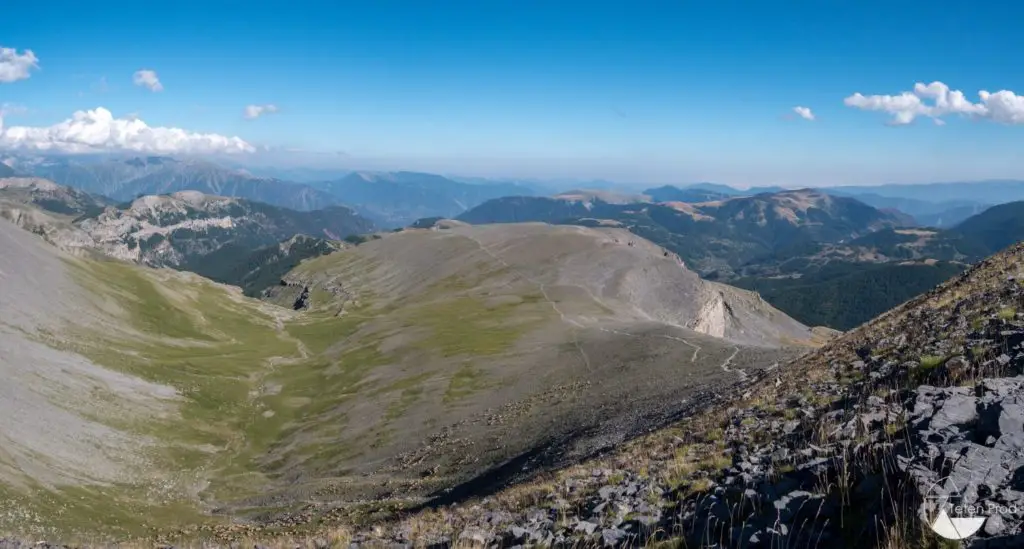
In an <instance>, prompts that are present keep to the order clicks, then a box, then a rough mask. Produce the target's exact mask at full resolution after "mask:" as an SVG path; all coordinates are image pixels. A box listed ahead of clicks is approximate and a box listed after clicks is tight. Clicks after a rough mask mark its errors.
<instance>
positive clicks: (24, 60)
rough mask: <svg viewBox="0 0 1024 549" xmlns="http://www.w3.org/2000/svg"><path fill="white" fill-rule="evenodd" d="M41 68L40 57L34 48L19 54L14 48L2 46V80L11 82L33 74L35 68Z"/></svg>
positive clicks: (0, 79)
mask: <svg viewBox="0 0 1024 549" xmlns="http://www.w3.org/2000/svg"><path fill="white" fill-rule="evenodd" d="M38 68H39V58H38V57H36V54H34V53H32V50H25V51H24V52H23V53H21V54H19V53H18V50H16V49H14V48H3V47H0V82H2V83H4V84H9V83H11V82H17V81H18V80H24V79H26V78H28V77H29V76H31V75H30V74H29V72H30V71H32V70H33V69H38Z"/></svg>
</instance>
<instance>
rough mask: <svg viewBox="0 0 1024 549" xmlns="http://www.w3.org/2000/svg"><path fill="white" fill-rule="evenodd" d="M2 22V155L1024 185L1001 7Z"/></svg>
mask: <svg viewBox="0 0 1024 549" xmlns="http://www.w3.org/2000/svg"><path fill="white" fill-rule="evenodd" d="M0 14H2V16H3V17H2V19H0V120H2V123H0V149H2V150H7V151H16V152H17V151H20V152H36V151H49V152H69V153H79V152H97V151H137V152H145V153H160V154H218V155H230V156H231V157H232V158H233V159H237V160H238V161H240V162H242V163H245V162H254V163H255V162H263V163H267V162H270V163H279V164H282V165H288V164H291V165H303V164H310V165H313V164H316V165H331V166H337V167H340V168H347V169H407V170H422V171H432V172H438V173H445V174H455V175H465V176H470V175H472V176H483V177H506V178H527V177H528V178H540V179H543V178H580V179H587V178H601V179H606V180H613V181H620V182H644V183H675V184H683V183H689V182H696V181H713V182H718V183H726V184H732V185H737V186H741V187H742V186H751V185H774V184H777V185H784V186H808V185H814V186H828V185H836V184H882V183H896V182H899V183H914V182H928V181H963V180H976V179H977V180H980V179H992V178H1022V179H1024V155H1022V154H1019V152H1018V151H1019V150H1020V149H1021V148H1022V145H1024V97H1021V96H1017V95H1016V92H1020V93H1024V70H1021V68H1022V65H1021V63H1020V60H1019V59H1020V52H1021V51H1024V33H1020V32H1018V22H1019V21H1020V20H1022V17H1024V5H1019V6H1018V5H1015V3H1003V4H1002V5H1000V6H996V5H991V6H988V5H986V6H980V5H979V6H976V7H971V6H968V5H966V4H957V5H955V6H954V5H951V4H950V5H945V4H942V3H941V2H905V1H900V0H891V1H887V2H875V1H873V0H863V1H859V2H846V1H842V0H836V1H830V2H820V1H802V0H791V1H787V2H772V1H769V0H764V1H760V2H753V1H750V0H747V1H743V2H738V1H731V0H719V1H716V2H688V1H675V2H668V1H644V0H632V1H630V2H626V1H605V2H575V1H573V0H560V1H551V0H548V1H537V0H519V1H507V0H476V1H472V2H470V1H459V2H455V1H444V0H436V1H432V2H419V1H417V2H412V1H409V2H395V1H391V0H374V1H372V2H367V1H361V2H348V1H342V0H337V1H332V2H327V1H323V2H310V1H303V0H293V1H291V2H287V3H284V2H260V1H250V2H246V3H244V4H243V3H238V2H226V1H222V0H206V1H204V2H193V1H190V0H180V1H176V2H162V1H156V0H154V1H151V2H127V1H122V2H102V1H100V2H96V1H93V2H81V1H75V2H64V1H50V0H37V1H35V2H16V3H11V5H5V6H4V7H2V8H0ZM958 92H959V93H958Z"/></svg>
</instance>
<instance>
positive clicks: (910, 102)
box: [843, 81, 1024, 126]
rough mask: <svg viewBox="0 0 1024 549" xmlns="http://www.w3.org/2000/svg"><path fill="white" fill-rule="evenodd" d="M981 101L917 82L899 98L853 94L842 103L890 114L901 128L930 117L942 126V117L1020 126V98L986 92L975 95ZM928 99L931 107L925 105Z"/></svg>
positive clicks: (1023, 101)
mask: <svg viewBox="0 0 1024 549" xmlns="http://www.w3.org/2000/svg"><path fill="white" fill-rule="evenodd" d="M978 97H979V98H980V99H981V101H980V102H978V103H973V102H971V101H970V100H968V99H967V97H966V96H965V95H964V93H963V92H962V91H960V90H951V89H950V87H949V86H948V85H946V84H944V83H942V82H939V81H935V82H932V83H931V84H923V83H920V82H918V83H917V84H914V90H913V91H905V92H902V93H900V94H899V95H863V94H861V93H859V92H858V93H854V94H853V95H851V96H849V97H847V98H846V99H844V100H843V103H844V104H845V105H846V106H848V107H853V108H856V109H860V110H864V111H881V112H885V113H888V114H890V115H892V118H891V119H890V121H889V124H890V125H893V126H905V125H907V124H910V123H912V122H913V121H914V120H916V119H917V118H919V117H927V118H931V119H932V120H933V121H934V122H935V123H936V124H937V125H940V126H942V125H945V121H944V120H943V119H942V117H944V116H947V115H960V116H966V117H969V118H974V119H979V120H991V121H992V122H997V123H1000V124H1024V95H1017V94H1016V93H1014V92H1012V91H1009V90H1000V91H997V92H995V93H990V92H988V91H987V90H981V91H979V92H978ZM926 100H931V104H929V103H926Z"/></svg>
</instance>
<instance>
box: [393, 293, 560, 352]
mask: <svg viewBox="0 0 1024 549" xmlns="http://www.w3.org/2000/svg"><path fill="white" fill-rule="evenodd" d="M534 303H535V302H534V301H523V302H519V303H504V304H499V305H488V304H487V302H485V301H484V300H483V299H481V298H477V297H471V296H463V297H456V298H451V299H445V300H439V301H434V302H431V303H427V304H424V305H420V306H417V307H414V308H413V310H412V311H410V313H408V315H407V316H406V317H405V324H406V326H407V327H412V326H416V327H422V328H426V329H427V330H429V331H430V335H429V336H428V337H426V338H424V339H422V340H421V341H420V342H419V344H418V346H419V347H421V348H422V349H423V350H426V351H433V352H436V353H438V354H440V355H441V356H442V357H453V356H488V355H497V354H501V353H504V352H506V351H507V350H509V348H511V347H512V345H513V344H515V342H516V341H518V340H519V338H520V337H522V336H523V334H525V333H526V332H528V331H529V330H530V329H533V328H535V327H537V326H538V325H539V324H540V322H541V321H542V320H543V318H544V317H543V316H542V315H538V314H537V313H536V312H534V311H535V309H534V311H531V310H530V309H531V306H533V305H534ZM517 316H518V317H517Z"/></svg>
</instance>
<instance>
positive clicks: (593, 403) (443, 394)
mask: <svg viewBox="0 0 1024 549" xmlns="http://www.w3.org/2000/svg"><path fill="white" fill-rule="evenodd" d="M0 228H2V229H3V231H4V232H3V238H4V240H3V242H4V249H3V253H2V254H0V258H3V264H2V265H0V272H2V273H3V277H4V284H3V285H2V289H3V291H2V292H0V293H3V295H4V300H5V301H4V303H5V305H4V309H5V310H15V308H16V310H19V311H20V310H28V311H33V312H34V313H35V316H32V315H30V316H28V317H25V318H21V317H15V318H14V323H13V324H12V323H11V322H10V321H9V320H5V323H4V332H3V333H4V336H5V339H6V342H5V349H16V350H17V353H18V354H16V355H14V356H10V355H8V356H6V357H5V358H4V359H3V361H2V362H0V366H2V367H3V368H4V371H5V378H7V379H15V380H17V381H16V385H15V386H14V387H11V389H12V390H14V391H16V393H17V394H19V395H28V398H30V399H34V400H31V402H35V404H33V406H35V407H37V408H38V409H39V411H38V412H35V413H32V414H31V416H29V418H28V420H29V421H28V423H22V424H15V425H12V424H5V425H6V426H5V427H3V428H2V430H0V436H2V437H3V438H4V440H6V441H7V443H6V444H5V445H4V446H5V448H7V450H6V453H5V454H4V456H5V458H4V460H3V463H4V464H5V465H6V467H4V468H2V469H0V471H3V472H4V474H3V476H2V477H0V480H2V481H3V485H4V501H6V502H7V505H6V508H17V509H19V511H18V513H19V514H18V515H16V516H6V518H4V516H3V515H0V530H9V531H16V532H21V533H22V534H23V535H42V536H47V535H49V536H75V535H85V533H87V532H90V531H93V532H99V533H102V534H103V535H110V536H119V537H120V536H127V535H142V534H152V533H156V532H161V531H163V532H168V531H171V532H173V531H174V530H175V529H176V528H186V527H189V526H194V525H199V524H203V523H209V524H216V523H218V522H220V521H222V520H223V519H222V518H218V517H223V518H227V517H229V516H236V517H259V516H264V517H270V516H273V515H274V514H275V513H280V512H283V511H285V510H289V509H290V510H295V511H297V510H299V509H300V507H298V506H297V505H298V503H299V502H305V503H303V504H302V505H308V504H309V503H310V502H314V503H315V502H319V503H320V504H322V505H328V504H333V505H337V504H338V502H344V501H363V500H365V499H367V498H370V499H381V498H382V500H385V501H386V500H387V499H389V498H391V497H396V495H397V494H402V496H401V498H400V499H402V500H409V501H417V498H419V501H428V500H429V499H430V498H432V497H436V496H437V495H438V494H440V493H443V490H445V489H457V488H458V487H459V486H466V485H473V483H474V482H476V483H479V482H481V481H480V480H476V479H478V478H488V479H490V480H489V481H488V482H492V483H494V485H495V486H502V485H505V484H507V483H509V482H512V481H514V480H515V479H516V478H518V476H519V475H528V476H529V475H533V474H536V473H537V472H541V471H544V470H548V469H550V468H552V467H557V466H563V465H565V464H568V463H573V462H575V461H578V460H579V459H583V458H585V457H587V456H590V455H593V454H595V453H597V452H600V451H604V450H606V449H608V448H611V447H614V445H616V444H618V443H619V442H621V441H623V440H627V439H629V438H632V437H634V436H637V435H638V434H640V433H643V432H645V431H646V430H649V429H650V428H652V427H655V426H657V425H662V424H665V423H667V422H669V421H671V420H672V419H673V418H675V417H678V416H679V415H680V414H681V413H683V412H684V411H685V410H687V409H689V408H690V407H692V406H693V402H697V401H699V400H700V398H701V397H700V395H703V394H707V393H708V392H710V391H715V390H716V388H718V387H725V386H728V385H730V384H733V383H736V382H738V381H739V380H741V379H744V378H745V377H746V375H748V374H747V372H748V371H752V370H751V369H755V370H756V369H758V368H762V367H765V366H767V365H769V364H772V363H777V362H779V361H782V360H786V359H788V358H791V357H793V356H795V354H797V353H799V352H800V350H799V349H800V348H801V347H804V348H806V346H810V345H815V344H817V343H819V342H820V340H821V339H822V336H821V334H819V333H818V332H815V331H812V330H810V329H808V328H806V327H804V326H802V325H801V324H799V323H797V322H795V321H793V320H792V319H789V318H788V317H786V316H785V315H783V314H782V313H780V312H778V311H776V310H774V309H773V308H771V307H770V306H769V305H767V304H766V303H764V302H763V301H760V300H759V299H757V297H756V296H755V295H753V294H748V293H746V292H743V291H740V290H735V289H732V288H729V287H727V286H721V285H718V284H715V283H708V282H704V281H701V280H700V279H699V278H698V277H697V276H696V275H695V274H693V273H692V272H690V271H688V270H686V269H684V268H682V267H681V266H680V265H679V264H678V263H677V262H676V261H675V260H674V259H671V258H666V257H664V256H663V255H662V254H661V253H660V250H659V248H657V247H656V246H653V245H651V244H649V243H644V242H643V241H639V242H638V243H635V244H634V245H633V246H628V245H626V243H625V242H626V240H627V239H629V238H633V237H630V236H629V234H628V233H626V232H624V231H618V230H614V229H609V230H594V229H586V228H577V227H551V226H547V225H542V224H535V225H523V226H516V227H504V226H491V227H462V228H459V227H456V228H454V229H449V230H440V231H434V230H421V231H417V230H413V231H406V232H402V233H392V234H388V235H385V236H384V237H383V238H380V239H377V240H371V241H367V242H366V243H363V244H360V245H359V246H356V247H352V248H349V249H347V250H342V251H337V252H335V253H332V254H330V255H327V256H323V257H320V258H317V259H311V260H308V261H305V262H303V263H302V264H301V265H300V266H299V267H298V268H296V269H295V270H293V271H292V272H290V273H289V274H288V275H287V276H286V277H285V279H286V280H287V281H289V282H290V283H291V284H292V285H291V286H288V287H286V289H289V288H291V289H299V288H308V289H309V295H310V304H309V307H308V309H306V310H302V311H293V310H291V308H290V307H289V306H290V305H291V303H292V302H293V301H294V296H293V295H288V294H287V293H282V294H278V295H277V297H276V298H275V299H276V300H277V301H279V302H281V303H282V304H284V305H286V306H285V307H279V306H277V305H274V304H272V303H267V302H260V301H256V300H252V299H248V298H245V297H243V296H242V295H241V294H240V293H239V292H238V290H236V289H232V288H229V287H225V286H220V285H218V284H215V283H212V282H210V281H207V280H205V279H202V278H200V277H198V276H196V275H194V274H191V273H186V272H178V271H171V270H167V269H157V270H153V269H149V268H145V267H138V266H134V265H130V264H127V263H121V262H118V261H111V260H107V259H97V258H93V257H75V256H71V255H67V254H65V253H63V252H60V251H59V250H58V249H57V248H56V247H53V246H51V245H48V244H46V243H44V242H43V240H42V239H40V238H38V237H37V236H35V235H32V234H30V233H29V232H27V231H22V230H20V229H18V228H17V227H16V226H15V225H13V224H10V223H9V222H6V221H5V222H3V224H2V225H0ZM616 240H618V241H619V243H616ZM595 261H596V262H597V263H596V267H595ZM40 272H42V273H48V275H47V277H38V276H33V275H31V274H30V273H40ZM12 290H16V291H17V293H11V292H12ZM679 292H682V293H679ZM27 296H33V297H32V298H31V299H32V300H34V301H32V302H31V303H32V304H31V305H29V301H27V300H28V299H29V298H28V297H27ZM58 296H60V297H59V298H58ZM86 319H88V320H86ZM57 357H60V358H57ZM54 361H60V362H63V363H66V364H67V366H64V367H63V368H64V372H65V374H64V375H63V376H62V381H61V385H57V386H50V385H48V384H45V383H41V382H40V381H39V380H40V378H39V377H37V376H39V375H41V374H42V373H43V372H42V371H34V372H33V371H31V370H30V371H24V370H20V369H19V368H20V367H21V366H19V365H24V364H40V363H54ZM60 362H58V363H60ZM72 364H74V366H72ZM61 387H65V388H64V389H62V388H61ZM72 388H73V389H72ZM55 391H56V392H55ZM62 391H63V392H62ZM71 395H75V398H69V397H70V396H71ZM86 395H88V398H84V397H86ZM55 397H57V398H61V399H62V400H63V403H62V405H61V406H59V407H55V406H56V405H55V404H54V400H53V399H54V398H55ZM18 398H19V400H15V401H11V400H9V399H8V400H6V401H5V402H7V403H8V404H9V405H14V404H13V403H14V402H20V399H23V398H25V397H24V396H22V397H18ZM129 410H133V411H131V412H129ZM40 421H43V422H45V424H46V425H48V426H49V427H47V428H46V429H41V426H42V425H43V424H39V426H37V427H33V425H35V422H40ZM53 429H66V430H67V431H68V432H69V433H70V432H72V431H75V432H86V431H87V430H91V431H92V432H94V433H95V435H94V436H92V437H90V438H89V439H88V440H89V442H88V446H75V445H74V444H64V445H62V446H61V449H60V451H59V452H57V451H54V450H53V449H52V448H51V446H47V445H50V444H52V441H53V440H54V439H53V438H52V436H53V434H52V433H50V431H52V430H53ZM58 438H60V437H58ZM69 440H74V439H69ZM82 443H83V444H85V440H83V441H82ZM126 447H131V448H133V449H134V450H133V452H130V453H126V452H124V451H123V449H124V448H126ZM48 448H51V449H48ZM93 448H95V449H93ZM527 455H528V456H532V457H531V458H529V459H527V461H525V462H524V467H525V468H524V469H522V470H520V471H518V472H517V473H515V474H511V473H510V474H501V475H497V476H495V473H493V472H492V471H493V470H495V468H497V467H498V466H500V465H501V464H502V463H505V462H506V461H507V460H509V459H513V458H516V457H517V456H527ZM41 456H46V458H45V459H40V457H41ZM104 456H106V457H104ZM100 459H104V460H106V461H98V460H100ZM12 502H13V503H12ZM12 505H14V507H12ZM141 517H147V518H145V519H141Z"/></svg>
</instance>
